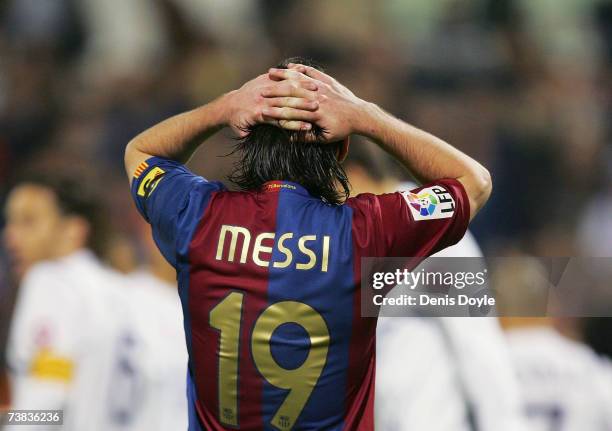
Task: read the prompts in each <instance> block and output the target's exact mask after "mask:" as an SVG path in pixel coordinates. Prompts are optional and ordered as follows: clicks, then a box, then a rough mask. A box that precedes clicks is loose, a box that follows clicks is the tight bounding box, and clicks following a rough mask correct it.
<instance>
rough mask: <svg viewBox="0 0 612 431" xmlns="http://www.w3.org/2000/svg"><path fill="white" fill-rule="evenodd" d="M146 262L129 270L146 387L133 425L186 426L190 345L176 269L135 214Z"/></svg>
mask: <svg viewBox="0 0 612 431" xmlns="http://www.w3.org/2000/svg"><path fill="white" fill-rule="evenodd" d="M137 220H138V223H139V225H140V226H139V233H140V235H139V240H140V243H141V244H142V245H143V246H144V252H145V254H146V260H147V264H146V266H145V267H143V268H140V269H138V270H137V271H135V272H133V273H131V274H129V276H128V278H129V282H130V289H129V290H130V293H131V294H130V298H131V302H132V304H134V305H135V307H133V314H132V322H133V324H134V327H135V330H136V332H137V333H138V334H140V338H139V340H140V341H141V343H142V349H141V352H140V355H139V358H138V363H139V364H140V368H141V372H142V373H143V375H144V384H145V387H144V388H142V389H143V390H142V391H141V393H140V394H138V396H140V397H142V406H141V410H142V412H141V414H139V415H138V416H137V417H136V418H135V420H134V424H133V425H132V426H131V427H130V428H129V429H130V430H134V431H136V430H142V431H155V430H159V431H163V430H174V429H176V430H185V429H187V425H188V418H187V411H188V409H187V395H186V391H187V388H186V378H187V346H186V344H185V333H184V329H183V313H182V309H181V303H180V299H179V295H178V291H177V286H176V271H175V270H174V268H172V266H170V264H169V263H168V262H166V260H165V258H164V257H163V256H162V254H161V253H160V252H159V250H158V249H157V247H156V245H155V243H154V242H153V238H152V236H151V233H150V231H149V230H150V228H149V225H148V224H146V223H145V222H144V221H142V220H141V219H140V218H138V219H137Z"/></svg>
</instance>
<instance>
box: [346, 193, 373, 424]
mask: <svg viewBox="0 0 612 431" xmlns="http://www.w3.org/2000/svg"><path fill="white" fill-rule="evenodd" d="M347 204H348V205H350V206H351V207H352V208H353V262H354V267H353V268H354V270H353V277H354V279H355V284H356V289H355V294H354V296H353V328H352V334H351V341H350V346H349V363H348V377H347V388H346V396H345V397H346V414H345V418H344V429H345V430H350V431H355V430H357V431H362V430H363V431H371V430H373V429H374V392H375V390H374V381H375V374H376V318H371V317H370V318H365V317H364V318H362V317H361V289H360V285H361V257H364V256H376V250H375V246H376V243H375V238H373V232H375V230H374V229H373V226H372V222H373V221H372V218H371V214H372V210H371V208H369V207H367V206H366V207H363V206H361V205H360V204H358V203H357V202H356V201H353V200H349V202H348V203H347Z"/></svg>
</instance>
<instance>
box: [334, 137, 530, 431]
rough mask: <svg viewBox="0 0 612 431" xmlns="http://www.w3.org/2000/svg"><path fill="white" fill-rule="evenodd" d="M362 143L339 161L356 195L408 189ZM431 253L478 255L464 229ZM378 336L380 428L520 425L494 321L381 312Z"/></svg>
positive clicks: (514, 430)
mask: <svg viewBox="0 0 612 431" xmlns="http://www.w3.org/2000/svg"><path fill="white" fill-rule="evenodd" d="M365 144H366V143H360V145H359V146H354V147H356V148H357V149H358V150H361V151H357V150H355V151H353V154H350V155H349V158H348V159H347V160H346V162H345V169H346V171H347V173H348V175H349V180H350V182H351V185H352V186H353V193H354V194H358V193H359V192H360V191H361V190H369V191H372V192H375V193H388V192H393V191H396V190H411V189H412V188H414V185H413V184H400V183H399V182H398V181H397V180H396V179H395V178H394V177H393V176H392V175H391V174H390V173H389V167H388V164H386V163H385V161H384V160H381V155H380V153H377V152H376V151H375V149H374V147H372V146H369V145H365ZM432 257H482V252H481V250H480V247H479V246H478V244H477V243H476V241H475V239H474V237H473V236H472V235H471V233H470V232H469V231H468V232H467V234H466V235H465V237H464V238H463V239H462V240H461V241H460V242H459V243H457V244H456V245H454V246H452V247H449V248H447V249H445V250H443V251H442V252H440V253H437V254H435V255H434V256H432ZM392 294H393V292H391V295H392ZM383 308H384V306H383ZM381 314H382V313H381ZM376 336H377V344H376V349H377V358H376V361H377V363H376V424H377V427H378V428H379V429H381V430H399V431H403V430H406V431H410V430H415V429H418V430H421V429H426V430H428V431H472V430H478V431H522V430H524V429H525V428H524V423H523V421H522V418H521V411H520V408H521V402H520V395H519V388H518V383H517V381H516V377H515V374H514V370H513V367H512V364H511V362H510V357H509V353H508V349H507V345H506V342H505V339H504V336H503V332H502V331H501V328H500V326H499V323H498V321H497V319H495V318H460V317H439V318H431V317H428V318H419V317H386V318H385V317H380V318H379V321H378V328H377V333H376Z"/></svg>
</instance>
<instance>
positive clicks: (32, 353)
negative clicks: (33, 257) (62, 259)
mask: <svg viewBox="0 0 612 431" xmlns="http://www.w3.org/2000/svg"><path fill="white" fill-rule="evenodd" d="M46 268H47V267H46V266H44V264H43V265H40V266H39V267H34V268H33V269H32V270H30V272H29V273H28V274H27V275H26V277H25V278H24V280H23V282H22V284H21V286H20V288H19V296H18V299H17V304H16V307H15V313H14V317H13V321H12V322H11V334H10V338H9V345H8V346H9V347H8V352H7V362H8V364H9V366H10V368H11V370H12V372H13V373H14V374H15V375H18V376H20V377H23V378H26V377H29V378H32V379H34V380H36V381H55V382H62V383H68V382H70V380H71V379H72V374H73V370H74V366H75V361H76V357H77V356H78V352H77V345H78V343H79V340H78V339H76V337H75V336H74V327H75V323H76V322H77V320H76V319H75V316H74V315H73V314H72V313H71V312H70V311H71V308H68V307H66V306H65V305H66V302H67V301H70V298H68V297H67V296H66V295H65V286H64V285H63V284H62V283H61V282H60V281H58V280H57V279H56V278H53V277H49V276H48V275H49V274H48V273H47V274H46V273H45V270H46ZM65 300H66V301H65Z"/></svg>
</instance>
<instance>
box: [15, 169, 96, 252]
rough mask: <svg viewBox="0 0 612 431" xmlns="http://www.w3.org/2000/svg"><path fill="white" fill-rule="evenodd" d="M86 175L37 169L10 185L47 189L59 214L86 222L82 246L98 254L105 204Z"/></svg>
mask: <svg viewBox="0 0 612 431" xmlns="http://www.w3.org/2000/svg"><path fill="white" fill-rule="evenodd" d="M88 178H89V177H88V176H86V175H84V174H79V173H76V172H74V173H68V172H66V171H65V170H61V171H53V172H51V171H40V170H38V171H34V172H31V173H26V174H24V175H23V176H21V177H20V178H19V179H18V180H17V181H16V182H15V185H14V187H13V189H17V188H19V187H21V186H37V187H40V188H42V189H45V190H48V191H50V192H51V193H52V195H53V197H54V201H55V205H56V206H57V209H58V211H59V213H60V214H61V215H62V216H65V217H78V218H80V219H82V220H84V221H85V222H86V224H87V231H88V233H87V240H86V244H84V246H86V247H88V248H90V249H91V250H92V251H94V252H95V253H96V254H98V255H100V256H101V255H102V254H103V251H104V242H105V239H106V233H107V229H106V217H105V206H104V204H103V199H102V197H101V193H100V192H99V190H98V189H97V187H96V186H95V185H94V184H93V182H92V181H90V180H89V179H88Z"/></svg>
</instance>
